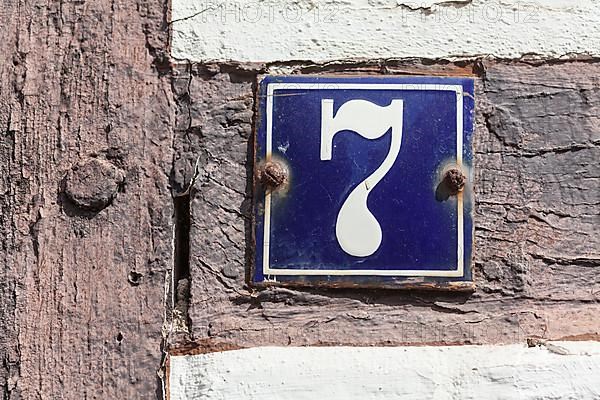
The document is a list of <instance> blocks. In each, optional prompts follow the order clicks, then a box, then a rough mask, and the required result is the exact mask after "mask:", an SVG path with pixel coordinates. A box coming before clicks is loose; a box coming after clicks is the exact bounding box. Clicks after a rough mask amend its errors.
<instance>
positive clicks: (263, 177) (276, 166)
mask: <svg viewBox="0 0 600 400" xmlns="http://www.w3.org/2000/svg"><path fill="white" fill-rule="evenodd" d="M287 178H288V173H287V170H286V169H285V167H284V166H283V165H281V164H280V163H278V162H275V161H268V162H267V163H265V165H263V167H262V169H261V171H260V181H261V182H262V184H263V185H264V186H265V187H266V188H268V189H271V190H274V189H277V188H278V187H280V186H282V185H283V184H285V183H286V181H287Z"/></svg>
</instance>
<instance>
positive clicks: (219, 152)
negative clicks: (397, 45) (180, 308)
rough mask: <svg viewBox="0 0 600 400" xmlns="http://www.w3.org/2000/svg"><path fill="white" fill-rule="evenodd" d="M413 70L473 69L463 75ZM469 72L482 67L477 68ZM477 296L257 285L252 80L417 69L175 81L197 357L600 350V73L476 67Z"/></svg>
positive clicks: (571, 66) (557, 67)
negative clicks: (559, 344) (584, 345)
mask: <svg viewBox="0 0 600 400" xmlns="http://www.w3.org/2000/svg"><path fill="white" fill-rule="evenodd" d="M431 64H433V65H431V66H429V67H427V66H421V67H420V68H421V69H420V70H417V71H416V73H419V72H420V73H423V72H425V73H428V72H427V70H428V69H430V70H431V71H434V72H435V71H439V70H445V72H446V73H452V72H451V71H453V70H454V71H455V73H464V72H463V71H464V69H465V65H460V66H457V67H453V66H452V65H451V64H450V65H448V63H442V66H440V65H436V64H435V63H431ZM466 67H469V65H467V66H466ZM470 67H471V68H472V69H473V70H474V71H475V72H476V73H477V74H478V76H479V78H478V80H477V84H476V86H477V88H476V90H477V95H476V103H477V126H476V133H475V168H476V181H475V183H474V184H475V192H476V193H475V194H476V202H477V205H476V210H475V260H474V261H475V281H476V285H477V290H476V291H475V293H473V294H470V295H469V294H446V293H423V292H398V291H386V290H316V289H298V290H292V289H284V288H279V289H277V288H273V289H268V290H254V289H252V288H249V287H248V286H247V285H246V278H247V276H246V274H247V268H248V263H249V260H251V257H250V255H251V251H252V245H251V243H250V241H249V238H250V232H251V225H250V221H251V211H250V203H251V196H252V188H251V186H250V185H249V180H248V178H249V176H251V174H252V168H253V165H252V153H251V151H249V150H251V146H250V145H249V138H250V136H251V129H252V107H253V100H252V98H253V90H254V78H255V76H256V75H257V74H260V73H264V72H268V69H269V68H270V69H272V70H273V69H277V70H280V71H281V70H286V71H287V72H290V71H291V72H296V73H297V72H302V70H303V68H304V70H305V71H310V72H311V73H319V72H325V73H326V72H332V71H334V72H335V73H352V71H353V70H354V71H356V70H357V69H358V70H360V71H361V72H365V71H369V72H371V73H379V72H385V73H394V71H403V72H406V71H411V70H412V71H413V73H415V69H414V66H413V65H412V64H410V63H409V64H408V65H407V64H406V63H404V64H403V63H401V62H397V63H395V64H394V63H392V64H388V65H386V64H385V63H379V64H376V63H372V64H360V65H357V66H356V67H353V66H352V65H343V64H337V65H333V64H332V65H327V66H321V67H319V66H308V67H302V66H294V65H287V66H286V65H279V66H261V65H231V64H230V65H220V66H219V65H210V64H209V65H196V64H192V65H188V66H187V67H186V68H181V69H180V70H179V76H178V77H177V78H176V80H175V83H174V88H175V94H176V98H177V103H178V112H177V129H176V135H177V137H178V138H177V140H176V142H177V143H178V145H177V146H178V150H177V154H178V156H177V158H178V160H177V162H176V165H177V168H176V170H177V171H179V172H178V173H179V175H178V176H176V177H175V181H177V180H179V186H180V187H181V188H184V187H185V180H184V179H183V178H182V177H185V176H188V177H189V176H191V175H192V170H193V167H194V164H195V162H196V160H197V156H199V157H200V158H199V159H198V160H199V166H200V169H199V170H200V176H199V177H198V180H197V181H196V185H195V189H194V190H193V192H192V204H191V206H192V207H191V209H192V227H191V237H190V250H191V260H190V268H191V271H190V272H191V275H190V276H191V281H192V282H191V287H192V289H191V292H192V297H191V304H190V308H189V317H190V320H191V324H192V326H191V336H190V339H192V340H195V341H197V342H198V343H199V344H200V345H199V348H197V349H196V350H194V351H196V352H202V348H206V349H207V350H206V351H213V350H214V349H215V348H219V346H222V347H223V348H231V347H232V346H233V347H250V346H256V345H323V344H325V345H327V344H330V345H340V344H346V345H398V344H424V343H435V344H440V343H445V344H448V343H460V344H463V343H509V342H518V341H524V340H525V339H526V338H527V337H543V338H547V339H558V338H562V337H571V338H573V337H582V336H584V337H588V338H589V337H591V338H594V337H595V338H598V337H599V336H598V335H599V334H600V321H599V320H598V318H597V314H598V312H599V311H600V304H599V296H600V238H599V237H598V235H597V226H598V224H599V223H600V219H599V211H598V210H599V205H600V190H599V187H600V175H599V174H600V172H599V168H598V159H600V125H599V124H598V122H599V121H598V118H599V114H598V111H599V107H600V82H599V81H598V79H597V78H596V77H597V76H600V64H598V63H597V62H593V61H590V62H565V63H562V62H561V63H558V62H557V63H537V64H536V65H530V64H527V63H525V62H512V63H511V62H499V61H497V62H493V61H485V62H484V63H475V64H473V65H470Z"/></svg>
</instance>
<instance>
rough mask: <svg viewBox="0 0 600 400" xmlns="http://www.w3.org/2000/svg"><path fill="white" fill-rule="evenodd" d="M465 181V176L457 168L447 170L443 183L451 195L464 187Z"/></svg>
mask: <svg viewBox="0 0 600 400" xmlns="http://www.w3.org/2000/svg"><path fill="white" fill-rule="evenodd" d="M466 181H467V177H466V176H465V175H464V174H463V173H462V171H461V170H460V169H458V168H452V169H450V170H448V172H446V175H445V176H444V183H445V184H446V187H447V188H448V189H449V192H450V193H449V194H450V195H453V196H454V195H456V194H458V192H460V191H462V190H463V189H464V187H465V183H466Z"/></svg>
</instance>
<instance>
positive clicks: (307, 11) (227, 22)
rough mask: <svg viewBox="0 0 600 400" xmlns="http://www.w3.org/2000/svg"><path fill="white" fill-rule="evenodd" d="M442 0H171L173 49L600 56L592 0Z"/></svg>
mask: <svg viewBox="0 0 600 400" xmlns="http://www.w3.org/2000/svg"><path fill="white" fill-rule="evenodd" d="M444 3H445V4H444ZM448 3H451V2H447V1H443V0H437V1H432V0H414V1H413V0H405V1H402V0H295V1H272V0H265V1H255V0H235V1H233V0H232V1H217V0H173V8H172V9H173V16H172V20H173V21H174V22H173V25H172V27H173V41H172V55H173V57H175V58H177V59H189V60H192V61H209V60H216V61H224V60H235V61H266V62H270V61H288V60H312V61H317V62H322V61H328V60H339V59H362V58H402V57H427V58H455V57H468V56H473V55H493V56H496V57H506V58H516V57H520V56H522V55H523V54H531V53H535V54H539V55H541V56H544V57H558V56H562V55H565V54H568V53H586V54H590V55H594V56H600V29H598V26H599V25H600V2H598V1H597V0H578V1H572V0H534V1H531V0H528V1H522V0H473V1H471V2H468V1H465V2H464V3H465V5H464V6H462V7H458V6H451V5H449V4H448ZM453 3H459V2H453ZM424 7H425V8H424ZM426 7H432V8H431V9H430V10H427V9H426ZM411 8H412V9H416V10H411ZM419 8H420V9H419ZM430 11H431V12H430Z"/></svg>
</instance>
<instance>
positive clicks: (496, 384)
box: [169, 342, 600, 400]
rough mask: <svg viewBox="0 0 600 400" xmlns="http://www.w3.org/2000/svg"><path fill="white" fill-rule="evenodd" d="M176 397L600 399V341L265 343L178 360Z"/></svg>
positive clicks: (173, 376)
mask: <svg viewBox="0 0 600 400" xmlns="http://www.w3.org/2000/svg"><path fill="white" fill-rule="evenodd" d="M169 371H170V378H169V384H170V396H171V397H170V398H171V400H183V399H186V400H193V399H206V400H211V399H214V400H216V399H227V400H234V399H235V400H245V399H248V400H250V399H273V400H275V399H276V400H284V399H285V400H287V399H289V400H304V399H307V400H308V399H310V400H314V399H324V400H325V399H326V400H354V399H356V400H359V399H360V400H370V399H386V400H389V399H403V400H409V399H415V400H416V399H418V400H423V399H440V400H441V399H444V400H450V399H452V400H455V399H456V400H458V399H461V400H463V399H464V400H469V399H473V400H475V399H476V400H479V399H485V400H494V399H510V400H528V399H531V400H533V399H536V400H543V399H574V400H575V399H576V400H587V399H590V400H591V399H596V400H597V399H600V343H599V342H553V343H548V344H546V345H545V346H542V347H533V348H528V347H526V346H525V345H505V346H454V347H383V348H382V347H257V348H251V349H246V350H235V351H227V352H221V353H211V354H201V355H193V356H174V357H171V358H170V370H169Z"/></svg>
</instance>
